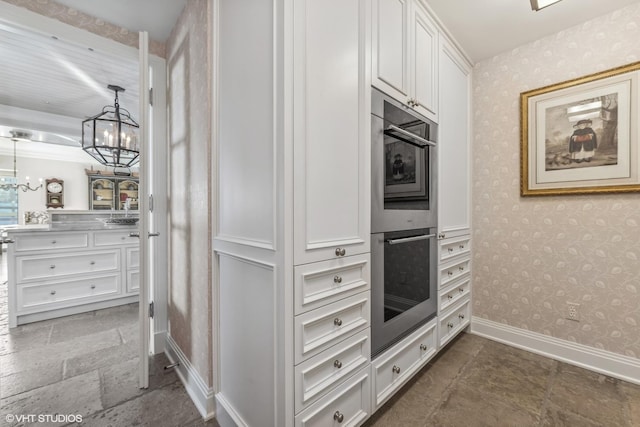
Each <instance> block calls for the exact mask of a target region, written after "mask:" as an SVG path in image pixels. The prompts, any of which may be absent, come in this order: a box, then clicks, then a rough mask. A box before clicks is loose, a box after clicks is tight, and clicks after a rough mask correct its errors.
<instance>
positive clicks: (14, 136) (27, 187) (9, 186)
mask: <svg viewBox="0 0 640 427" xmlns="http://www.w3.org/2000/svg"><path fill="white" fill-rule="evenodd" d="M10 133H11V141H13V179H14V181H15V182H14V183H4V182H2V181H4V179H2V181H0V190H22V191H23V192H24V193H26V192H27V191H36V190H38V189H40V188H42V178H40V179H39V180H38V181H39V182H40V185H38V186H37V187H32V186H31V183H30V182H29V177H27V182H26V183H25V184H18V178H17V177H16V171H17V167H16V158H17V155H16V142H18V140H21V139H27V140H28V139H29V138H30V137H31V134H30V133H29V132H23V131H16V130H12V131H11V132H10Z"/></svg>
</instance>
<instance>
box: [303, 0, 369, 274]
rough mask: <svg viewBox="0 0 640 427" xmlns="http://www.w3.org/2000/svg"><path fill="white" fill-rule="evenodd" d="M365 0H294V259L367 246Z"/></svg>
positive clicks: (332, 254) (364, 249) (314, 258)
mask: <svg viewBox="0 0 640 427" xmlns="http://www.w3.org/2000/svg"><path fill="white" fill-rule="evenodd" d="M369 3H370V0H299V1H298V0H297V1H296V2H294V29H293V32H294V34H293V83H294V85H293V92H294V93H293V160H294V166H293V172H294V176H293V179H294V185H293V187H294V198H293V199H294V200H293V204H294V251H295V253H294V262H295V264H296V265H298V264H305V263H309V262H315V261H321V260H327V259H336V258H341V257H344V256H349V255H355V254H360V253H366V252H369V250H370V249H369V233H370V215H371V214H370V211H371V207H370V199H371V198H370V188H369V185H370V184H369V181H370V153H369V152H370V134H371V125H370V123H371V105H370V104H371V87H370V86H371V78H370V70H371V61H370V38H369V35H370V22H369V16H370V7H369Z"/></svg>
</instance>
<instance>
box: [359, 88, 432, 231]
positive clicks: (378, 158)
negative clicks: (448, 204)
mask: <svg viewBox="0 0 640 427" xmlns="http://www.w3.org/2000/svg"><path fill="white" fill-rule="evenodd" d="M371 132H372V133H371V149H372V153H371V161H372V165H371V172H372V176H371V208H372V209H371V220H372V222H371V228H372V233H380V232H389V231H398V230H409V229H414V228H427V227H434V226H436V225H437V221H436V220H437V217H436V212H437V209H436V188H437V185H436V177H437V173H436V165H437V158H436V156H437V150H436V143H435V135H436V133H437V129H436V124H435V123H433V122H431V121H429V120H427V119H426V118H424V117H422V116H419V115H418V114H416V113H415V112H414V111H412V110H411V109H409V108H408V107H407V106H405V105H403V104H400V103H399V102H397V101H395V100H393V99H391V98H389V97H387V96H386V95H384V94H382V93H381V92H379V91H377V90H375V89H374V90H373V94H372V117H371Z"/></svg>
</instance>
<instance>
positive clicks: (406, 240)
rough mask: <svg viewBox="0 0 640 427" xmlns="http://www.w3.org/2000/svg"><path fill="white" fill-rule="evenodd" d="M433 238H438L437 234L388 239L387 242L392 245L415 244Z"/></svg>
mask: <svg viewBox="0 0 640 427" xmlns="http://www.w3.org/2000/svg"><path fill="white" fill-rule="evenodd" d="M432 237H436V235H435V234H423V235H422V236H413V237H403V238H402V239H387V240H385V241H386V242H387V243H388V244H390V245H398V244H400V243H409V242H415V241H418V240H427V239H430V238H432Z"/></svg>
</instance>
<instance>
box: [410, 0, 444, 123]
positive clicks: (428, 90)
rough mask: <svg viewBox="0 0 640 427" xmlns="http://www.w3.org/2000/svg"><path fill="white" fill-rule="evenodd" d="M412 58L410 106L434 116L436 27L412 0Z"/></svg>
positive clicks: (436, 79) (436, 67)
mask: <svg viewBox="0 0 640 427" xmlns="http://www.w3.org/2000/svg"><path fill="white" fill-rule="evenodd" d="M411 25H412V29H411V31H412V36H413V37H412V41H413V46H412V49H413V52H412V53H413V55H411V57H412V58H413V63H412V68H411V72H412V75H413V77H412V79H411V81H412V82H413V85H414V88H413V95H414V99H415V101H416V102H417V104H418V105H417V106H416V107H414V108H416V110H417V111H418V112H419V113H422V114H424V115H425V116H427V117H429V118H431V119H437V99H438V89H437V88H438V85H437V81H438V66H437V65H438V62H437V58H438V55H437V53H438V29H437V28H436V26H435V24H434V23H433V22H431V20H430V19H429V18H428V16H427V12H426V11H425V10H424V9H423V8H422V6H421V5H420V4H419V3H418V2H416V3H415V8H414V11H413V14H412V19H411Z"/></svg>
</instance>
